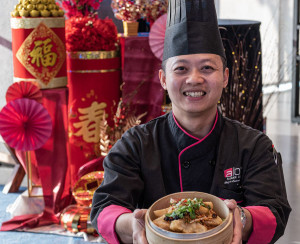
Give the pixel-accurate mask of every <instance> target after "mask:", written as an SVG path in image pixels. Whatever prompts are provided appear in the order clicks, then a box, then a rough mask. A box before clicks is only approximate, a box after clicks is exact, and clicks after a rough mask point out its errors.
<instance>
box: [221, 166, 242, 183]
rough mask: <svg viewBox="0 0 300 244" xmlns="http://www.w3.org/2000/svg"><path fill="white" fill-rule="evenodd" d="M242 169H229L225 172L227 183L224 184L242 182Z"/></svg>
mask: <svg viewBox="0 0 300 244" xmlns="http://www.w3.org/2000/svg"><path fill="white" fill-rule="evenodd" d="M241 171H242V170H241V168H235V167H232V168H229V169H226V170H224V177H225V182H224V184H230V183H236V182H240V180H241V173H242V172H241Z"/></svg>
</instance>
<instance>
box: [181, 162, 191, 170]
mask: <svg viewBox="0 0 300 244" xmlns="http://www.w3.org/2000/svg"><path fill="white" fill-rule="evenodd" d="M190 165H191V163H190V162H189V161H185V162H184V163H183V167H184V168H185V169H188V168H189V167H190Z"/></svg>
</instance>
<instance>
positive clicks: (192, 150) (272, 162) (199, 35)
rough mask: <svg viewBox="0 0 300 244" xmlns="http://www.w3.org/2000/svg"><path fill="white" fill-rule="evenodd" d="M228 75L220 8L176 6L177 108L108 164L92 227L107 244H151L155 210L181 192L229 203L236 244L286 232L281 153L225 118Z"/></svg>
mask: <svg viewBox="0 0 300 244" xmlns="http://www.w3.org/2000/svg"><path fill="white" fill-rule="evenodd" d="M228 74H229V71H228V68H227V67H226V56H225V52H224V47H223V45H222V40H221V37H220V33H219V29H218V23H217V16H216V10H215V5H214V1H213V0H170V1H169V8H168V19H167V28H166V35H165V43H164V56H163V63H162V69H161V70H160V71H159V78H160V81H161V85H162V87H163V88H164V89H165V90H167V92H168V94H169V97H170V99H171V102H172V111H171V112H170V113H168V114H166V115H163V116H161V117H158V118H156V119H153V120H152V121H150V122H148V123H146V124H143V125H139V126H136V127H134V128H131V129H129V130H128V131H127V132H125V133H124V135H123V136H122V138H121V139H120V140H119V141H118V142H117V143H116V144H115V145H114V147H113V148H112V149H111V150H110V152H109V154H108V155H107V156H106V158H105V159H104V171H105V176H104V181H103V183H102V185H101V186H100V187H99V188H98V189H97V190H96V192H95V194H94V199H93V206H92V211H91V220H92V223H93V225H94V227H95V228H96V229H97V231H98V233H99V234H100V235H101V236H102V237H103V238H104V239H105V240H106V241H107V242H108V243H145V244H146V243H147V239H146V236H145V228H144V215H145V213H146V209H147V208H149V207H150V206H151V204H153V202H155V201H156V200H158V199H159V198H161V197H163V196H165V195H167V194H170V193H174V192H180V191H200V192H207V193H210V194H213V195H215V196H217V197H219V198H221V199H224V200H225V199H226V200H225V203H226V204H227V206H228V207H229V208H230V209H231V210H232V211H233V213H234V220H235V221H234V235H233V240H232V243H234V244H235V243H241V242H242V240H243V241H245V242H246V241H247V242H248V243H252V244H264V243H274V242H275V241H276V240H277V239H278V238H279V237H280V236H281V235H283V233H284V229H285V226H286V224H287V221H288V217H289V213H290V211H291V208H290V206H289V203H288V200H287V196H286V190H285V184H284V178H283V173H282V165H281V158H280V154H278V153H277V152H276V150H275V148H274V146H273V144H272V141H271V140H270V139H269V138H268V137H267V136H266V135H265V134H263V133H262V132H260V131H257V130H255V129H252V128H250V127H247V126H245V125H243V124H241V123H239V122H237V121H233V120H230V119H228V118H226V117H223V116H222V114H221V113H220V112H219V111H218V108H217V104H218V101H219V99H220V97H221V94H222V90H223V88H225V87H226V85H227V83H228Z"/></svg>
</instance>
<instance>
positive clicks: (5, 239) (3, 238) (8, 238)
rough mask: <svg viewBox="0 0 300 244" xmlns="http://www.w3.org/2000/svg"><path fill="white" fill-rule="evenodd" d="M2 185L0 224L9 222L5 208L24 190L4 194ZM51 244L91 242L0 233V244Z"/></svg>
mask: <svg viewBox="0 0 300 244" xmlns="http://www.w3.org/2000/svg"><path fill="white" fill-rule="evenodd" d="M3 187H4V186H3V185H0V224H1V223H2V222H4V221H7V220H9V219H10V218H11V217H10V214H9V213H7V212H6V207H7V206H8V205H9V204H12V203H13V202H14V201H15V200H16V199H17V197H18V196H19V195H20V194H21V193H22V192H23V191H25V190H26V188H24V187H21V188H20V189H19V191H18V192H16V193H9V194H4V193H2V190H3ZM7 243H10V244H32V243H40V244H48V243H49V244H53V243H68V244H88V243H93V242H87V241H84V240H83V238H78V237H68V236H61V235H53V234H40V233H39V234H36V233H30V232H20V231H4V232H0V244H7Z"/></svg>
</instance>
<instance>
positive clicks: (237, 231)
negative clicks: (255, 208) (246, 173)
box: [224, 199, 252, 244]
mask: <svg viewBox="0 0 300 244" xmlns="http://www.w3.org/2000/svg"><path fill="white" fill-rule="evenodd" d="M224 202H225V204H226V205H227V207H228V208H229V209H230V210H232V212H233V239H232V244H240V243H242V240H243V241H248V239H249V237H250V235H251V233H252V216H251V213H250V212H249V211H248V210H247V209H245V208H243V209H244V212H245V215H246V217H247V221H246V225H245V227H244V229H243V224H242V221H241V214H240V210H239V209H238V207H237V203H236V201H235V200H233V199H231V200H228V199H227V200H224Z"/></svg>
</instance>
